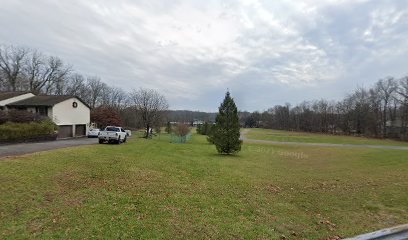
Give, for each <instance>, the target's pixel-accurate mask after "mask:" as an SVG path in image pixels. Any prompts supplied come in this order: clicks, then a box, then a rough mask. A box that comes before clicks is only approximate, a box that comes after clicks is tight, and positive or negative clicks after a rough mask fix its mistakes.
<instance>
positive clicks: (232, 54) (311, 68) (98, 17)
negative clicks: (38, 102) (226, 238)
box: [0, 0, 408, 111]
mask: <svg viewBox="0 0 408 240" xmlns="http://www.w3.org/2000/svg"><path fill="white" fill-rule="evenodd" d="M0 27H1V29H2V31H0V43H4V44H16V45H22V46H26V47H31V48H36V49H39V50H40V51H43V52H45V53H47V54H51V55H57V56H60V57H61V58H63V59H64V60H65V61H66V62H68V63H71V64H72V65H73V66H74V68H75V69H76V70H77V71H78V72H80V73H83V74H86V75H98V76H100V77H101V78H102V79H103V80H104V81H105V82H107V83H108V84H111V85H114V86H118V87H122V88H124V89H130V88H139V87H150V88H155V89H157V90H159V91H162V92H163V93H164V94H165V95H166V97H167V98H168V99H169V101H170V104H171V107H172V108H174V109H182V108H187V109H193V110H199V109H201V110H207V111H209V110H212V111H215V110H216V109H217V107H218V105H219V102H220V101H221V99H222V97H223V94H224V92H225V90H226V89H227V88H230V90H231V91H232V94H233V96H234V97H235V99H236V100H237V102H238V106H239V107H240V108H241V109H246V110H255V109H259V110H262V109H267V108H268V107H270V106H272V105H274V104H282V103H285V102H292V103H297V102H300V101H302V100H311V99H314V98H320V97H326V98H340V97H342V96H343V95H344V94H345V93H346V92H347V91H351V90H352V89H353V88H354V87H356V86H358V85H369V84H371V83H372V82H374V81H376V80H377V79H378V78H381V77H384V76H387V75H394V76H396V77H398V76H402V75H404V74H407V71H406V59H405V58H406V57H405V56H406V54H407V53H408V43H407V41H406V38H407V36H408V2H407V1H403V0H400V1H398V0H395V1H393V0H385V1H351V0H348V1H323V2H322V1H314V0H305V1H293V2H282V1H266V0H265V1H256V0H252V1H249V0H240V1H232V0H231V1H216V0H209V1H198V0H196V1H181V0H180V1H160V0H149V1H148V0H143V1H131V0H121V1H107V0H103V1H79V0H76V1H64V0H60V1H53V0H38V1H29V0H3V1H2V4H1V5H0Z"/></svg>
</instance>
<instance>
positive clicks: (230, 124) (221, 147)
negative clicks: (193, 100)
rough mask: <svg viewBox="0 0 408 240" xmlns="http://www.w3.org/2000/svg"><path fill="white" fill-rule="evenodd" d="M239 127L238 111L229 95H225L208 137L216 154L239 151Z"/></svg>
mask: <svg viewBox="0 0 408 240" xmlns="http://www.w3.org/2000/svg"><path fill="white" fill-rule="evenodd" d="M239 137H240V125H239V118H238V110H237V106H236V105H235V102H234V99H233V98H231V96H230V93H229V92H227V93H226V95H225V99H224V102H223V103H221V106H220V107H219V113H218V115H217V117H216V119H215V126H214V127H213V130H212V133H211V134H210V136H209V141H210V142H213V143H214V144H215V146H216V148H217V151H218V153H222V154H233V153H237V152H239V151H240V150H241V145H242V141H241V140H240V139H239Z"/></svg>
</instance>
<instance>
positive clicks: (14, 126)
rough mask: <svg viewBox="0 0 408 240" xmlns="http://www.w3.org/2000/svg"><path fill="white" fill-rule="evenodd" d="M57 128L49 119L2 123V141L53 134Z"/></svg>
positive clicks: (0, 138) (0, 127) (0, 133)
mask: <svg viewBox="0 0 408 240" xmlns="http://www.w3.org/2000/svg"><path fill="white" fill-rule="evenodd" d="M56 129H57V127H56V125H55V123H53V122H52V121H51V120H49V119H45V120H43V121H41V122H30V123H15V122H7V123H4V124H1V125H0V141H15V140H24V139H30V138H35V137H39V136H44V135H52V134H54V133H55V130H56Z"/></svg>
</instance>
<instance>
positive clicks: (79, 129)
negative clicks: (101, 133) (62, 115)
mask: <svg viewBox="0 0 408 240" xmlns="http://www.w3.org/2000/svg"><path fill="white" fill-rule="evenodd" d="M85 130H86V126H85V124H84V125H75V137H80V136H85V135H86V132H85Z"/></svg>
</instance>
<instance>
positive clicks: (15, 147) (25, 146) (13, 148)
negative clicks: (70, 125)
mask: <svg viewBox="0 0 408 240" xmlns="http://www.w3.org/2000/svg"><path fill="white" fill-rule="evenodd" d="M96 143H98V139H97V138H73V139H66V140H57V141H49V142H39V143H18V144H7V145H0V158H2V157H7V156H16V155H23V154H27V153H34V152H41V151H48V150H53V149H58V148H66V147H74V146H80V145H90V144H96Z"/></svg>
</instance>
